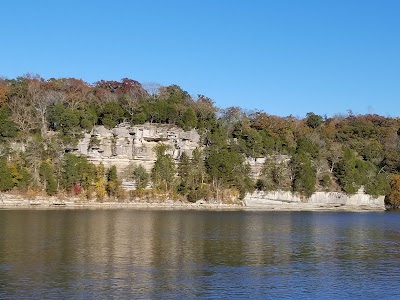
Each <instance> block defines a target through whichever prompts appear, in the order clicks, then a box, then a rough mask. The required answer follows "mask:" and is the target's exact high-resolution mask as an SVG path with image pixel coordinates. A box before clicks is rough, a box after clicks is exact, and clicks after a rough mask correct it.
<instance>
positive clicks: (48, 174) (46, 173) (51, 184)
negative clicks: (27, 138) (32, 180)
mask: <svg viewBox="0 0 400 300" xmlns="http://www.w3.org/2000/svg"><path fill="white" fill-rule="evenodd" d="M39 174H40V177H41V179H42V183H43V185H44V187H45V190H46V193H47V195H49V196H53V195H55V194H56V193H57V181H56V178H55V176H54V171H53V167H52V165H51V164H50V162H48V161H43V162H42V163H41V164H40V170H39Z"/></svg>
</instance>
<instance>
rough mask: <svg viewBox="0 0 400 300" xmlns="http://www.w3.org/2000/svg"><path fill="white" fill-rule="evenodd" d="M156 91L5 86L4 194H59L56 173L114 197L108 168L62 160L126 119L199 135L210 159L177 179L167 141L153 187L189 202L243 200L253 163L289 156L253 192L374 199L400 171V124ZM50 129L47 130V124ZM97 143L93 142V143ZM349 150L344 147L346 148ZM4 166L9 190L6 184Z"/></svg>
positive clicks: (196, 160)
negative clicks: (99, 129) (299, 114)
mask: <svg viewBox="0 0 400 300" xmlns="http://www.w3.org/2000/svg"><path fill="white" fill-rule="evenodd" d="M156 87H157V88H156V89H154V88H153V90H149V91H148V92H147V91H145V90H144V88H143V87H142V86H141V84H140V83H139V82H137V81H135V80H132V79H128V78H124V79H121V81H104V80H102V81H99V82H97V83H96V84H95V85H90V84H87V83H85V82H83V81H82V80H77V79H73V78H61V79H50V80H45V79H43V78H40V77H39V76H30V75H27V76H24V77H18V78H16V79H11V80H3V81H1V82H0V156H1V157H4V158H7V164H6V165H4V164H3V166H2V168H3V172H2V174H0V177H2V178H3V179H1V180H2V182H3V183H2V186H3V189H10V187H11V188H13V187H16V188H18V189H26V188H27V187H28V186H35V187H40V186H41V182H42V186H43V188H44V187H45V186H46V189H48V186H50V189H52V187H51V186H52V185H53V182H52V180H51V178H50V179H46V178H45V177H46V176H45V175H46V174H47V175H49V174H50V173H53V177H54V180H55V182H57V180H58V179H60V184H61V185H60V187H61V188H62V189H65V190H67V191H71V190H74V189H75V188H76V187H77V186H78V187H79V188H84V189H85V191H86V192H87V193H88V195H90V194H91V192H96V195H97V197H98V199H99V200H103V199H104V197H105V195H106V192H109V194H110V195H111V194H117V190H118V189H117V188H116V187H114V186H113V185H114V183H113V182H114V180H111V183H110V184H109V183H108V180H107V179H106V176H105V174H104V173H105V172H104V168H103V171H101V168H102V167H99V168H95V167H94V166H93V165H92V164H90V163H88V162H87V161H84V159H83V158H78V157H72V156H70V155H65V156H64V155H63V154H64V150H65V149H70V148H71V146H72V145H74V144H76V143H77V141H78V140H79V139H80V138H81V137H82V133H83V132H84V131H86V132H90V131H91V130H92V128H93V126H95V125H105V126H106V127H108V128H112V127H114V126H116V125H118V124H120V123H122V122H124V121H129V122H130V123H131V124H143V123H145V122H151V123H163V124H173V125H177V126H179V127H181V128H183V129H184V130H190V129H193V128H197V129H198V131H199V133H200V134H201V143H202V144H201V145H200V147H201V148H202V147H204V149H205V151H204V152H205V154H206V155H205V156H206V158H205V161H204V157H203V154H202V153H201V151H199V150H198V149H197V150H195V151H194V152H193V157H192V159H189V158H188V157H187V156H186V157H185V156H182V157H181V160H180V163H179V165H178V170H177V171H178V175H179V176H178V177H175V164H174V160H173V159H172V157H171V156H170V155H168V150H169V149H168V147H167V146H165V145H160V146H159V147H158V148H157V149H156V152H157V162H156V164H155V168H154V169H153V172H152V175H151V178H152V180H153V183H154V186H155V187H157V188H160V189H163V190H169V191H171V190H172V188H173V187H175V183H177V186H178V187H177V190H178V192H179V193H180V194H182V195H184V196H186V197H187V198H188V199H189V200H190V201H196V199H202V198H206V197H207V195H208V196H209V195H210V193H214V194H215V192H216V191H217V194H218V193H220V194H221V193H223V192H224V189H232V190H234V189H238V190H240V191H241V194H242V195H243V194H244V193H245V192H246V191H250V190H251V189H252V187H253V183H252V181H251V180H250V177H249V167H248V166H247V165H246V163H245V158H246V157H247V158H248V159H252V158H258V157H266V156H270V157H272V158H274V157H275V158H276V157H282V155H289V156H290V157H292V160H291V164H289V165H288V164H287V163H284V164H280V163H278V162H277V161H275V162H272V163H271V162H270V163H269V165H268V166H265V167H264V170H263V172H262V175H261V177H260V178H259V180H258V181H257V185H256V186H257V188H259V189H263V190H275V189H283V190H288V189H289V188H292V189H293V190H295V191H297V192H300V193H302V194H305V195H309V194H310V193H311V192H312V191H313V190H314V189H315V186H317V187H318V189H323V190H326V191H329V190H332V189H336V184H338V185H339V186H340V188H341V189H342V190H344V191H345V192H347V193H355V192H356V191H357V190H358V189H359V188H360V187H361V186H364V187H365V191H366V192H367V193H369V194H371V195H382V194H387V193H389V192H388V182H389V179H388V178H392V176H393V174H398V173H400V150H399V149H400V130H399V128H400V119H399V118H390V117H383V116H378V115H354V114H353V113H350V114H348V115H347V116H333V117H331V118H322V117H321V116H319V115H316V114H315V113H308V114H307V115H306V117H305V118H304V119H298V118H295V117H293V116H288V117H278V116H273V115H269V114H267V113H264V112H259V111H257V112H252V113H247V112H245V111H244V110H243V109H241V108H239V107H230V108H227V109H220V110H219V109H218V108H217V107H215V104H214V102H213V100H212V99H210V98H208V97H206V96H203V95H198V97H196V98H195V99H192V97H191V96H190V95H189V94H188V93H187V92H186V91H184V90H183V89H182V88H180V87H179V86H177V85H171V86H167V87H162V86H156ZM44 118H47V120H46V119H44ZM47 124H48V125H49V128H45V127H46V125H47ZM48 129H50V131H52V132H47V130H48ZM43 132H45V133H46V134H45V135H44V134H43ZM39 133H40V134H39ZM40 135H41V136H40ZM97 143H98V141H96V140H94V139H92V140H91V146H95V145H96V144H97ZM343 146H345V147H346V148H347V150H345V151H344V152H343V151H342V148H343ZM18 149H25V150H24V151H19V150H18ZM275 155H277V156H275ZM43 162H46V163H43ZM50 162H51V163H50ZM46 164H50V165H46ZM49 169H51V170H50V171H51V172H50V171H49ZM7 170H8V171H10V172H11V178H12V186H11V185H10V184H9V183H7V182H8V179H7V178H8V177H9V175H7V174H9V172H8V171H7ZM96 170H97V173H96ZM39 171H41V172H39ZM144 171H145V170H143V169H139V168H138V169H137V170H136V173H135V174H133V173H132V174H131V176H136V177H137V180H136V181H137V182H140V184H139V185H140V186H142V182H143V186H145V184H144V183H145V182H147V180H148V174H147V176H146V173H145V172H144ZM39 173H40V174H39ZM316 173H317V174H318V178H316ZM100 174H102V175H100ZM56 175H57V176H56ZM386 175H388V176H386ZM49 176H50V175H49ZM50 177H51V176H50ZM146 177H147V178H146ZM317 179H318V181H317ZM292 180H293V181H292ZM115 182H116V184H115V185H116V186H118V183H117V181H115ZM313 186H314V188H313ZM106 189H107V190H106ZM49 193H54V191H51V190H49ZM88 197H89V196H88ZM393 201H394V200H393Z"/></svg>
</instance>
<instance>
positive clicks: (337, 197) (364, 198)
mask: <svg viewBox="0 0 400 300" xmlns="http://www.w3.org/2000/svg"><path fill="white" fill-rule="evenodd" d="M384 200H385V197H384V196H379V197H377V198H374V197H372V196H370V195H367V194H365V193H364V189H363V188H361V189H360V190H359V191H358V193H357V194H355V195H346V194H344V193H338V192H316V193H314V194H313V195H311V197H309V198H300V197H299V196H297V195H295V194H293V193H291V192H284V191H276V192H268V193H265V192H254V193H252V194H248V195H246V197H245V198H244V200H243V203H244V205H245V206H249V207H265V206H268V205H277V206H279V205H289V206H290V205H292V206H299V207H301V206H302V205H303V206H304V205H313V206H324V207H335V206H336V207H337V206H343V207H368V208H372V209H378V210H381V209H382V210H383V209H385V202H384Z"/></svg>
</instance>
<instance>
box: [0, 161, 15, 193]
mask: <svg viewBox="0 0 400 300" xmlns="http://www.w3.org/2000/svg"><path fill="white" fill-rule="evenodd" d="M13 186H14V183H13V178H12V174H11V170H10V168H9V167H8V166H7V162H6V160H5V159H2V158H0V191H2V192H5V191H9V190H11V189H12V188H13Z"/></svg>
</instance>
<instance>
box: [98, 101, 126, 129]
mask: <svg viewBox="0 0 400 300" xmlns="http://www.w3.org/2000/svg"><path fill="white" fill-rule="evenodd" d="M124 113H125V112H124V109H123V108H122V107H121V105H120V103H118V102H116V101H110V102H107V103H105V104H104V105H103V107H102V109H101V113H100V119H101V123H102V124H103V125H104V126H106V127H107V128H114V127H115V126H116V125H117V124H119V123H121V122H122V121H123V120H124Z"/></svg>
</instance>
